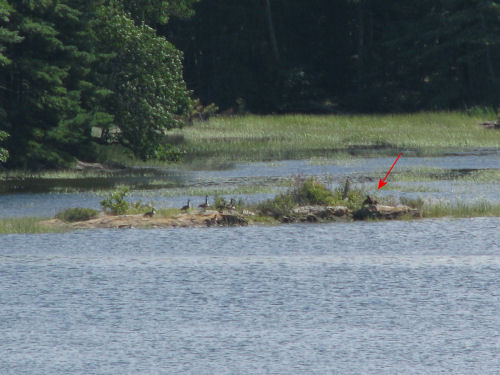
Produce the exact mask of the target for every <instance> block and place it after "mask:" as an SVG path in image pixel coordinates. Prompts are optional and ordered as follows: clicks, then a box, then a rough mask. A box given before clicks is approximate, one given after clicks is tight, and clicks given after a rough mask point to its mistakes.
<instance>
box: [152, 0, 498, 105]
mask: <svg viewBox="0 0 500 375" xmlns="http://www.w3.org/2000/svg"><path fill="white" fill-rule="evenodd" d="M194 9H195V14H196V15H195V16H194V17H192V18H190V19H186V20H174V21H173V22H172V23H170V24H168V25H165V26H162V28H161V32H162V33H164V34H165V35H168V36H169V40H172V41H173V43H174V44H175V45H176V46H178V47H179V48H180V49H181V50H182V51H184V54H185V63H184V66H185V79H186V81H187V82H188V86H189V87H190V88H191V89H193V90H194V92H195V93H196V95H197V96H199V97H200V98H201V99H202V101H204V102H207V103H208V102H215V103H217V104H218V105H219V107H221V108H223V109H224V108H238V106H240V107H244V108H243V109H246V110H249V111H252V112H264V113H267V112H290V111H305V112H325V111H328V110H332V111H349V112H381V111H382V112H394V111H398V112H401V111H418V110H428V109H430V110H434V109H456V108H464V107H470V106H488V107H497V106H498V105H499V99H500V85H499V83H500V65H499V64H498V61H500V1H492V0H419V1H414V0H398V1H392V0H391V1H388V0H377V1H375V0H314V1H304V0H258V1H256V0H239V1H232V0H214V1H208V0H205V1H200V2H199V3H197V4H195V6H194Z"/></svg>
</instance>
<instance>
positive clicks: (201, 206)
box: [198, 195, 210, 208]
mask: <svg viewBox="0 0 500 375" xmlns="http://www.w3.org/2000/svg"><path fill="white" fill-rule="evenodd" d="M198 207H200V208H208V207H210V203H208V195H205V203H202V204H200V205H199V206H198Z"/></svg>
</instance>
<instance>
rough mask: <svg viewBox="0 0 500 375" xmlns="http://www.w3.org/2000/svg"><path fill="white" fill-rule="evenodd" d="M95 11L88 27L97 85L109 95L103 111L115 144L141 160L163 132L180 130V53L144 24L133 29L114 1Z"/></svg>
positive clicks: (184, 112)
mask: <svg viewBox="0 0 500 375" xmlns="http://www.w3.org/2000/svg"><path fill="white" fill-rule="evenodd" d="M110 4H111V5H109V6H105V7H104V6H103V7H101V8H99V11H98V16H97V19H96V20H95V21H94V22H93V23H92V27H93V30H94V33H95V37H96V39H97V40H98V42H99V48H100V50H101V52H107V53H108V55H107V57H106V58H104V59H102V60H101V61H100V62H99V63H98V66H97V69H98V71H99V72H100V73H101V77H102V79H103V80H102V81H101V83H102V85H103V86H104V87H105V88H106V89H108V90H111V91H112V92H113V94H112V95H111V96H109V97H108V98H107V100H106V105H105V107H106V109H107V110H109V112H111V113H112V114H113V115H114V121H115V125H116V126H117V127H118V128H119V130H120V131H119V133H118V139H119V141H120V142H121V143H122V144H123V145H124V146H126V147H128V148H130V149H131V150H132V151H133V152H134V154H135V155H136V156H138V157H140V158H141V159H144V160H147V159H150V158H154V157H155V151H156V149H157V147H158V145H159V142H160V140H161V139H162V136H163V135H164V133H165V132H166V130H168V129H171V128H175V127H180V126H182V124H183V121H184V120H185V119H186V118H187V116H188V115H189V111H190V108H191V99H190V97H189V92H188V91H187V89H186V85H185V83H184V81H183V78H182V64H181V59H182V54H181V52H179V51H178V50H177V49H176V48H175V47H174V46H173V45H172V44H171V43H169V42H168V41H167V40H166V39H164V38H163V37H160V36H158V35H157V34H156V32H155V30H154V29H152V28H151V27H149V26H147V25H146V24H140V25H136V24H135V23H134V21H133V20H132V19H130V18H129V17H128V14H127V13H126V12H125V10H124V9H123V8H122V7H121V6H120V4H119V3H118V2H114V1H112V2H111V3H110Z"/></svg>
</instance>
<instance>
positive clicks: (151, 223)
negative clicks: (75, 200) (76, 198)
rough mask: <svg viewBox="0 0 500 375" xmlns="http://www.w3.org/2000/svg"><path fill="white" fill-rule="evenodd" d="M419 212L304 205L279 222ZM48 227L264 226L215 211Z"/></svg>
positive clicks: (250, 216)
mask: <svg viewBox="0 0 500 375" xmlns="http://www.w3.org/2000/svg"><path fill="white" fill-rule="evenodd" d="M418 216H419V212H418V210H416V209H414V208H410V207H408V206H404V205H397V206H386V205H381V204H374V205H365V206H363V207H361V208H360V209H357V210H355V211H351V210H349V209H348V208H347V207H345V206H301V207H296V208H294V209H293V210H292V212H291V213H290V215H288V216H284V217H282V218H280V219H279V220H276V221H275V222H276V223H277V224H279V223H283V224H285V223H320V222H334V221H353V220H369V219H378V220H393V219H398V218H401V217H418ZM43 224H44V225H46V226H52V227H61V226H66V227H69V228H72V229H92V228H121V229H125V228H178V227H180V228H187V227H212V226H219V227H220V226H225V227H227V226H247V225H255V224H262V221H260V220H256V214H255V213H254V212H252V211H249V210H243V211H236V210H228V211H215V210H197V211H193V212H185V213H180V214H178V215H173V216H170V217H162V216H156V215H155V216H145V215H143V214H138V215H104V214H103V215H101V216H98V217H96V218H92V219H89V220H84V221H77V222H73V223H67V222H64V221H62V220H59V219H50V220H46V221H44V222H43Z"/></svg>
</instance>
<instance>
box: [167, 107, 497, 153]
mask: <svg viewBox="0 0 500 375" xmlns="http://www.w3.org/2000/svg"><path fill="white" fill-rule="evenodd" d="M483 120H484V118H482V117H480V116H477V115H469V114H465V113H460V112H424V113H417V114H393V115H324V116H319V115H272V116H256V115H245V116H236V117H216V118H213V119H211V120H210V121H208V122H202V123H196V124H195V125H193V126H189V127H186V128H184V129H177V130H174V131H173V132H172V136H173V137H181V136H182V137H184V143H183V144H182V147H183V148H184V149H185V150H186V152H187V155H191V156H207V155H208V156H218V157H219V158H222V159H230V158H233V159H234V158H235V157H237V158H239V159H249V160H267V159H272V158H275V159H280V158H281V159H282V158H297V157H301V156H303V155H306V154H307V153H309V154H310V156H311V153H312V154H314V153H317V154H319V153H328V152H332V153H334V152H336V151H340V152H342V151H343V150H346V149H347V150H349V149H351V150H353V149H359V151H360V152H363V151H366V150H367V149H370V148H371V149H375V150H377V152H379V153H380V151H381V150H383V149H399V150H403V149H408V150H413V151H415V152H416V153H418V154H429V155H432V154H442V153H445V152H449V151H452V150H453V151H467V150H470V149H475V148H494V149H500V132H495V131H492V130H488V129H483V128H481V127H480V126H478V123H479V122H481V121H483Z"/></svg>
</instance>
